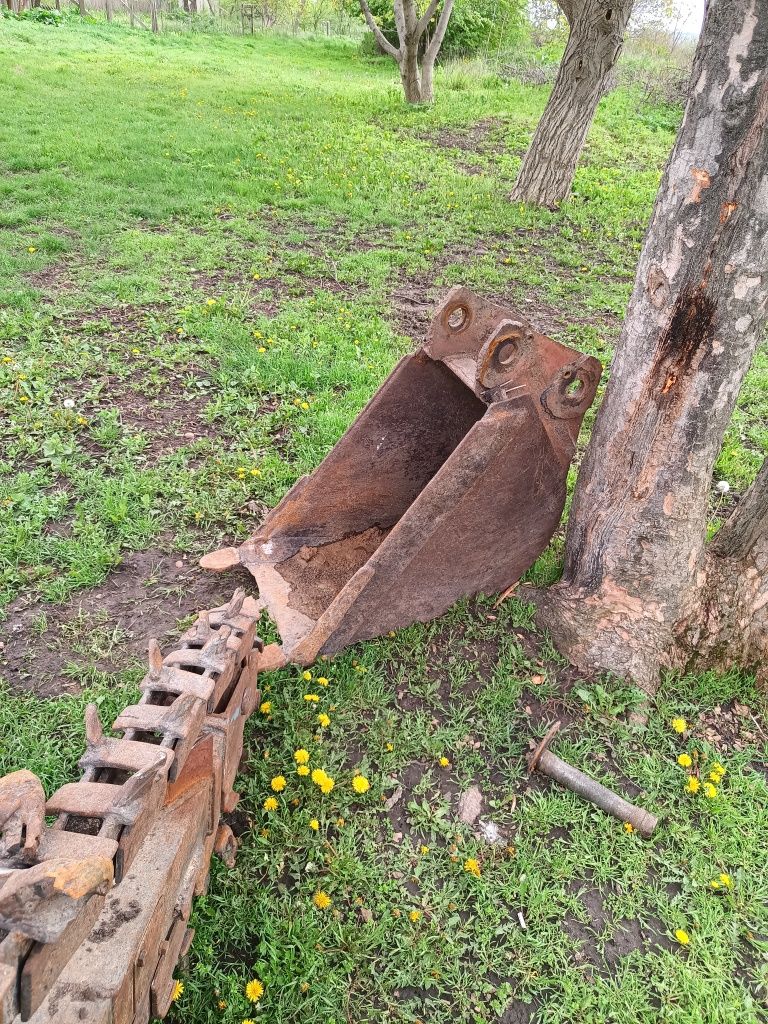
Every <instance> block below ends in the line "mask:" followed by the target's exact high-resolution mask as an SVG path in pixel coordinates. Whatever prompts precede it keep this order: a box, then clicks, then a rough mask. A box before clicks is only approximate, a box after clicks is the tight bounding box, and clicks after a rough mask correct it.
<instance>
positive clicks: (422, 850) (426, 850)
mask: <svg viewBox="0 0 768 1024" xmlns="http://www.w3.org/2000/svg"><path fill="white" fill-rule="evenodd" d="M420 853H421V855H422V857H426V855H427V854H428V853H429V847H428V846H421V847H420Z"/></svg>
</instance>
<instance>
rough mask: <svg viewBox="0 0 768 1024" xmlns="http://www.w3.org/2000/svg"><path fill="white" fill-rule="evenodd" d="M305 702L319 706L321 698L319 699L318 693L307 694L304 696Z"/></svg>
mask: <svg viewBox="0 0 768 1024" xmlns="http://www.w3.org/2000/svg"><path fill="white" fill-rule="evenodd" d="M304 700H306V701H309V702H310V703H312V704H317V702H318V701H319V700H320V698H319V697H318V695H317V694H316V693H305V694H304Z"/></svg>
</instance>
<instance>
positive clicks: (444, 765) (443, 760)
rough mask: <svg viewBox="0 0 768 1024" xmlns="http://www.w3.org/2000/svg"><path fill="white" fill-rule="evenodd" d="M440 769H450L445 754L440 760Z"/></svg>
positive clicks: (449, 763)
mask: <svg viewBox="0 0 768 1024" xmlns="http://www.w3.org/2000/svg"><path fill="white" fill-rule="evenodd" d="M440 767H441V768H450V767H451V762H450V761H449V760H448V758H447V757H446V756H445V754H443V756H442V757H441V758H440Z"/></svg>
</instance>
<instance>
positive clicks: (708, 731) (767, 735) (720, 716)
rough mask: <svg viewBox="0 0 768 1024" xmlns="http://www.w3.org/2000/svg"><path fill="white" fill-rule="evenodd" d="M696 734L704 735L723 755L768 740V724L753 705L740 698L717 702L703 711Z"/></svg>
mask: <svg viewBox="0 0 768 1024" xmlns="http://www.w3.org/2000/svg"><path fill="white" fill-rule="evenodd" d="M696 734H697V735H702V736H703V737H704V738H705V739H706V741H707V742H708V743H710V744H711V745H712V746H713V747H714V748H715V750H717V751H719V752H720V753H722V754H728V753H730V752H731V751H733V750H746V749H747V747H753V746H757V745H759V744H762V743H766V742H768V732H766V727H765V724H764V723H762V722H761V721H760V718H759V717H758V715H757V714H756V713H755V712H754V711H753V710H752V708H750V707H748V706H747V705H746V704H740V703H739V701H737V700H733V701H729V702H728V703H727V704H717V705H716V706H715V707H714V708H712V710H711V711H704V712H702V714H700V715H699V720H698V723H697V725H696Z"/></svg>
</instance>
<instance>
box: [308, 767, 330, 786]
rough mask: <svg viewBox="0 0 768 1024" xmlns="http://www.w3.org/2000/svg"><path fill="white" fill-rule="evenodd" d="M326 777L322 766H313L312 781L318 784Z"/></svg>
mask: <svg viewBox="0 0 768 1024" xmlns="http://www.w3.org/2000/svg"><path fill="white" fill-rule="evenodd" d="M327 778H328V776H327V775H326V774H325V772H324V771H323V769H322V768H315V769H314V771H313V772H312V781H313V782H314V783H316V784H317V785H318V786H319V785H320V783H321V782H324V781H325V780H326V779H327Z"/></svg>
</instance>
